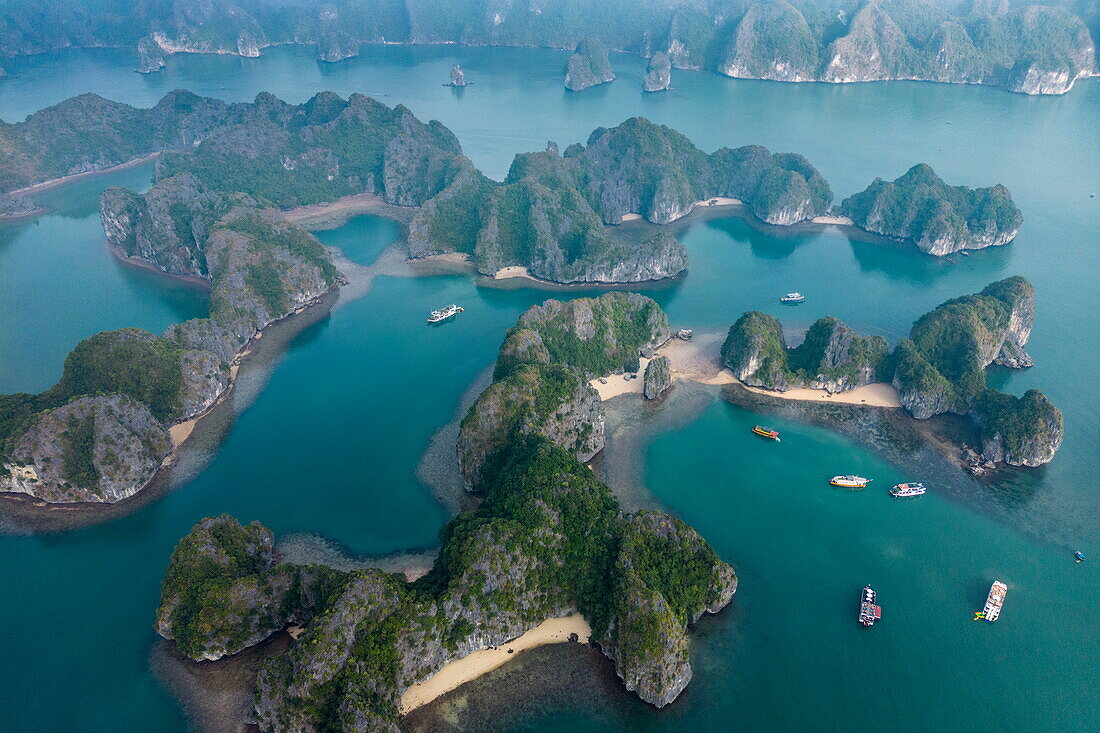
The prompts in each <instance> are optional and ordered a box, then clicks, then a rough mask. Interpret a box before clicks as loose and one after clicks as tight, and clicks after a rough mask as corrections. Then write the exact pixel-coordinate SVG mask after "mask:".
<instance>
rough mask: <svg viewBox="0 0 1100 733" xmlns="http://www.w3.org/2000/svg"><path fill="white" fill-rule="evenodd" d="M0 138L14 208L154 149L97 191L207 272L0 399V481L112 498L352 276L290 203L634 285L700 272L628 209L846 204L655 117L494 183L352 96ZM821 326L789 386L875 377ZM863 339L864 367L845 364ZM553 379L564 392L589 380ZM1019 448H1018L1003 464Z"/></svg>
mask: <svg viewBox="0 0 1100 733" xmlns="http://www.w3.org/2000/svg"><path fill="white" fill-rule="evenodd" d="M0 137H2V138H3V142H4V145H3V152H0V190H2V191H3V192H6V193H7V194H8V200H10V201H12V202H18V201H21V200H22V199H21V198H20V196H21V194H18V193H16V194H15V195H11V193H12V192H18V191H19V190H20V189H22V188H25V187H26V186H28V185H31V184H34V183H38V182H41V181H47V180H51V179H57V178H63V177H65V176H70V175H74V174H79V173H83V172H87V171H95V170H100V169H103V168H108V167H111V166H114V165H118V164H121V163H126V162H129V161H132V160H135V159H141V158H142V157H145V156H149V155H153V154H159V157H158V158H157V161H156V167H155V173H154V180H155V184H154V186H153V187H152V188H151V189H150V190H149V191H148V192H147V193H146V194H143V195H139V194H135V193H132V192H129V191H126V190H124V189H118V188H110V189H108V190H107V191H105V192H104V194H103V196H102V200H101V218H102V221H103V226H104V231H105V233H106V237H107V240H108V242H109V243H110V244H111V245H112V247H113V248H114V250H115V251H116V253H118V254H119V255H120V256H122V257H125V258H127V259H129V260H132V261H135V262H139V263H141V264H143V265H145V266H149V267H153V268H155V269H158V270H161V271H163V272H166V273H168V274H171V275H176V276H184V277H189V278H193V279H198V280H200V281H202V282H205V283H208V284H209V285H210V286H211V288H212V297H211V317H210V318H209V319H204V320H202V321H198V322H189V323H187V324H181V325H179V326H176V327H173V328H172V329H169V331H168V332H166V333H165V334H164V335H162V336H160V337H156V336H153V335H151V334H143V333H141V332H137V331H132V330H126V331H122V332H117V333H115V334H113V335H111V334H107V335H105V334H100V335H99V336H96V337H93V338H92V339H89V340H88V341H86V342H85V343H84V344H82V345H81V346H80V347H78V348H77V349H76V350H74V352H73V355H72V356H71V357H70V360H69V362H67V364H66V376H65V377H63V378H62V381H61V382H60V383H59V384H58V386H56V387H54V388H52V389H50V390H47V391H46V392H44V393H42V394H40V395H9V396H5V397H3V398H2V400H3V411H2V413H0V415H2V417H3V430H2V431H0V456H3V465H4V466H5V469H4V471H5V475H4V477H3V478H2V479H0V487H3V489H4V490H9V491H17V492H23V493H28V494H31V495H33V496H36V497H39V498H43V499H47V500H49V501H117V500H119V499H122V498H125V497H128V496H130V495H132V494H133V493H135V492H136V491H137V490H139V489H140V488H141V487H142V486H143V485H145V483H146V482H147V481H148V480H149V478H150V477H151V476H152V475H153V473H154V472H155V470H156V468H157V466H159V465H160V464H161V463H162V462H163V460H164V458H165V457H166V456H167V455H168V453H169V447H168V444H167V443H166V442H165V435H164V429H165V426H166V425H170V424H172V423H174V422H177V421H180V420H185V419H188V418H190V417H193V416H194V415H197V414H200V413H201V412H203V411H204V410H205V409H207V408H208V407H209V406H210V405H211V404H212V403H213V401H214V400H216V399H217V397H218V396H219V395H220V394H222V393H223V392H224V390H225V389H226V387H227V385H228V383H229V377H228V374H229V369H230V365H231V363H232V362H233V360H234V358H235V356H236V355H237V354H238V352H239V351H240V350H241V349H242V348H243V346H244V345H245V344H246V343H247V341H248V340H249V339H250V338H251V337H252V336H253V334H255V333H256V332H257V331H259V330H260V329H262V328H263V327H264V326H265V325H266V324H268V323H270V322H272V321H274V320H278V319H279V318H282V317H283V316H285V315H287V314H288V313H290V312H293V311H294V310H296V309H298V308H300V307H302V306H303V305H304V304H306V303H309V302H312V301H314V300H315V299H317V298H318V297H319V296H320V295H322V294H323V293H324V292H327V291H328V290H329V289H331V288H332V287H334V285H335V284H336V283H337V282H338V279H339V276H338V274H337V273H336V271H335V268H334V267H333V266H332V264H331V262H330V261H329V259H328V256H327V254H325V252H324V251H323V249H322V248H321V247H320V245H319V244H318V243H317V241H316V240H315V239H314V238H313V237H312V236H311V235H309V234H308V233H306V232H305V231H303V230H301V229H299V228H297V227H296V226H294V225H290V224H286V223H285V222H283V221H282V220H281V218H280V217H279V215H278V211H279V210H280V209H281V210H287V209H292V208H295V207H299V206H303V205H309V204H318V203H325V202H330V201H333V200H336V199H338V198H340V197H343V196H348V195H359V194H369V195H372V196H375V197H377V199H378V200H380V201H382V202H385V203H387V204H391V205H395V206H404V207H413V208H414V211H413V212H412V214H411V218H409V217H405V220H406V221H408V225H407V246H408V255H409V256H410V257H413V258H419V257H427V256H433V255H439V254H456V253H457V254H461V255H462V256H464V257H465V258H467V259H468V260H469V262H470V263H471V264H472V265H473V267H474V268H475V269H476V270H477V271H479V272H481V273H484V274H489V275H491V274H494V273H497V272H499V271H501V270H503V269H504V268H522V269H523V270H524V271H525V272H526V273H528V274H530V275H531V276H534V277H536V278H541V279H543V280H547V281H551V282H557V283H574V282H600V283H625V282H640V281H646V280H659V279H662V278H669V277H675V276H676V275H678V274H680V273H681V272H683V271H684V270H685V269H686V268H687V266H688V258H687V253H686V251H685V250H684V247H683V245H682V244H681V243H680V242H679V241H678V240H676V238H675V237H673V236H672V235H671V234H669V233H668V232H666V231H660V230H656V231H655V230H653V229H651V228H650V229H645V228H643V229H641V230H639V229H637V228H636V227H624V226H620V225H621V224H622V223H623V222H624V221H627V220H629V219H645V220H646V221H648V222H650V223H652V224H656V225H662V224H668V223H670V222H673V221H676V220H677V219H679V218H681V217H683V216H685V215H686V214H688V213H689V212H691V211H692V210H693V208H694V207H696V206H699V205H707V204H710V203H713V202H714V201H719V200H722V201H732V202H737V203H741V204H743V205H744V207H745V208H747V209H748V210H749V211H750V212H752V213H753V214H754V215H755V216H756V217H758V218H759V219H761V220H762V221H764V222H766V223H770V224H776V225H790V224H796V223H799V222H803V221H807V220H812V219H813V218H815V217H817V216H820V215H822V214H825V213H827V212H828V211H829V206H830V203H831V201H832V191H831V190H830V188H829V185H828V183H827V182H826V181H825V180H824V178H822V177H821V175H820V174H819V173H818V172H817V170H816V169H815V168H814V167H813V166H812V165H811V164H810V163H809V161H807V160H806V159H805V158H804V157H802V156H800V155H797V154H792V153H781V154H773V153H771V152H770V151H768V150H767V149H766V148H763V147H760V146H745V147H741V148H736V149H730V148H722V149H720V150H718V151H715V152H714V153H710V154H707V153H704V152H703V151H701V150H699V149H698V148H697V147H695V145H693V144H692V143H691V141H690V140H688V139H687V138H686V137H684V136H683V135H681V134H680V133H678V132H676V131H675V130H672V129H670V128H668V127H665V126H663V125H656V124H654V123H652V122H649V121H648V120H645V119H643V118H632V119H629V120H627V121H626V122H624V123H622V124H621V125H619V126H617V127H614V128H610V129H606V128H599V129H597V130H595V131H594V132H593V133H592V134H591V135H590V136H589V138H588V140H587V143H586V144H584V145H582V144H579V143H578V144H573V145H570V146H569V147H567V148H566V149H565V151H564V153H563V152H560V151H559V150H558V148H557V146H556V145H554V144H550V145H549V146H548V148H547V150H545V151H542V152H539V153H525V154H520V155H517V156H516V158H515V160H514V161H513V163H512V166H511V168H510V170H509V173H508V176H507V177H506V178H505V180H504V181H503V182H499V183H498V182H496V181H492V180H490V179H489V178H487V177H486V176H484V175H483V174H482V173H481V172H480V171H478V170H477V169H476V168H475V167H474V165H473V164H472V163H471V162H470V161H469V160H468V159H467V158H466V157H465V156H463V155H462V151H461V147H460V145H459V143H458V140H457V139H456V138H455V136H454V134H453V133H451V132H450V131H449V130H448V129H447V128H446V127H444V126H443V125H442V124H440V123H439V122H436V121H432V122H428V123H424V122H421V121H420V120H418V119H417V118H416V117H415V116H414V115H413V114H412V113H411V112H410V111H409V110H408V109H406V108H404V107H402V106H400V105H399V106H397V107H393V108H391V107H388V106H386V105H384V104H381V103H379V102H377V101H375V100H373V99H371V98H369V97H366V96H363V95H358V94H355V95H352V96H351V97H350V98H348V99H346V100H345V99H343V98H341V97H339V96H337V95H335V94H332V93H330V92H324V93H321V94H318V95H316V96H314V97H313V98H311V99H310V100H308V101H307V102H305V103H303V104H300V105H291V104H287V103H285V102H283V101H281V100H279V99H277V98H275V97H273V96H272V95H270V94H260V95H258V96H257V97H256V99H255V101H253V102H247V103H226V102H222V101H219V100H216V99H210V98H205V97H199V96H197V95H194V94H191V93H189V92H185V91H176V92H172V93H170V94H168V95H167V96H166V97H165V98H164V99H162V100H161V101H160V102H159V103H158V104H157V105H156V106H154V107H152V108H150V109H138V108H134V107H130V106H129V105H125V104H119V103H116V102H111V101H108V100H105V99H103V98H101V97H98V96H95V95H82V96H80V97H75V98H73V99H70V100H68V101H66V102H63V103H61V104H59V105H57V106H55V107H51V108H48V109H45V110H42V111H40V112H38V113H35V114H34V115H31V116H30V117H29V118H28V119H27V120H26V121H25V122H22V123H17V124H13V125H6V126H4V127H2V128H0ZM31 205H32V206H33V204H31ZM841 209H842V211H844V212H846V213H848V214H850V215H851V216H852V217H853V220H854V221H855V222H856V223H857V224H859V225H860V226H862V227H864V228H866V229H868V230H870V231H875V232H879V233H883V234H888V235H891V236H895V237H900V238H907V239H909V240H910V241H913V242H915V243H916V245H917V246H918V247H919V248H921V249H924V250H925V251H928V252H929V253H930V254H943V253H946V252H950V251H954V250H955V249H957V248H960V247H967V246H969V247H973V246H988V245H991V244H1003V243H1004V242H1006V241H1008V240H1009V239H1011V236H1012V235H1014V234H1015V231H1016V229H1018V227H1019V225H1020V221H1021V216H1020V213H1019V211H1018V210H1017V209H1016V207H1015V205H1014V204H1013V203H1012V199H1011V196H1010V195H1009V194H1008V192H1007V190H1005V189H1004V188H1003V187H1001V186H997V187H994V188H990V189H978V190H971V189H967V188H964V187H953V186H948V185H946V184H944V183H943V182H942V181H941V180H940V179H939V178H938V177H936V176H935V174H934V173H933V172H932V171H931V169H930V168H928V167H927V166H915V167H914V168H913V169H912V170H910V171H909V172H908V173H907V174H905V175H904V176H902V177H901V178H899V179H898V180H897V181H895V182H893V183H885V182H883V181H876V182H875V183H874V184H872V186H871V187H870V188H868V190H867V191H865V192H863V193H861V194H857V195H855V196H852V197H850V198H849V199H846V200H845V201H844V202H843V204H842V205H841ZM639 232H640V233H639ZM1028 287H1029V286H1028ZM1028 323H1029V324H1030V321H1028ZM742 325H744V326H746V327H749V326H751V327H752V328H753V329H758V330H761V332H767V331H769V329H770V331H771V332H774V331H775V327H776V326H777V324H769V323H766V322H760V323H756V322H755V321H753V322H751V323H749V322H746V323H744V324H742ZM1028 331H1030V325H1028ZM812 334H813V335H814V339H815V340H821V341H822V343H825V342H830V343H832V342H835V341H836V340H837V339H841V341H843V342H844V343H845V344H846V345H845V347H844V353H845V354H847V355H848V357H849V361H848V363H846V364H844V365H838V364H829V363H828V358H825V357H823V356H822V355H820V354H817V355H811V354H809V351H810V349H809V347H807V346H805V345H804V346H803V347H800V349H801V350H795V351H794V352H792V354H791V361H790V364H791V365H792V366H791V369H790V370H788V369H787V367H786V366H782V367H780V366H775V365H778V364H780V362H781V361H782V360H780V359H778V357H777V358H776V359H774V360H770V361H768V363H769V364H771V365H772V366H769V367H767V368H766V369H765V371H767V369H772V367H774V368H775V370H776V371H775V372H774V374H773V376H774V377H775V380H778V381H776V384H779V383H781V382H783V380H784V379H787V377H788V376H789V375H791V374H803V375H810V376H804V377H800V379H803V380H805V379H810V381H811V382H813V383H821V384H826V383H827V384H829V385H831V386H836V385H858V384H859V383H866V382H867V381H868V380H869V379H870V375H871V374H872V373H873V372H874V371H875V370H876V369H877V368H878V367H876V366H875V363H877V362H878V361H879V360H880V357H881V356H882V354H883V353H884V351H885V348H884V346H883V345H882V344H879V343H877V342H875V343H872V342H869V341H866V340H862V339H858V338H855V337H853V336H852V335H851V334H850V332H846V330H845V329H844V327H843V324H839V323H833V322H828V323H826V322H822V323H819V324H818V325H816V326H815V329H813V330H812ZM772 340H774V339H772ZM1025 340H1026V337H1025ZM815 342H816V341H815ZM1020 343H1021V344H1022V343H1023V342H1022V341H1021V342H1020ZM775 353H776V354H783V353H785V352H781V351H776V352H775ZM857 354H858V355H860V359H862V361H858V363H856V362H852V361H851V357H853V356H854V355H857ZM89 355H91V356H89ZM135 355H137V356H135ZM823 358H825V361H822V359H823ZM123 359H127V360H131V362H132V363H135V364H137V363H140V364H145V365H147V366H149V368H148V369H144V370H141V371H135V372H134V373H125V370H124V376H119V375H118V374H116V373H114V372H112V364H113V362H114V361H116V360H123ZM984 363H988V360H987V361H986V362H984ZM150 365H151V366H150ZM605 366H606V365H605ZM983 366H984V364H983ZM749 371H752V372H755V371H756V370H755V369H753V370H749ZM738 372H739V373H745V372H746V370H745V369H743V368H742V369H739V370H738ZM949 372H950V370H947V372H945V373H949ZM776 375H779V376H776ZM815 375H816V376H815ZM558 377H559V383H558V388H562V385H564V384H566V383H574V382H576V380H577V379H578V377H577V375H568V374H561V375H558ZM531 378H534V377H533V376H532V375H530V374H525V375H518V374H517V375H516V376H514V380H516V381H522V380H523V379H531ZM929 379H931V377H929ZM775 380H773V381H775ZM497 388H498V389H503V388H504V386H503V385H498V387H497ZM513 389H514V390H518V391H516V394H519V393H521V392H524V391H525V390H531V389H533V386H532V385H531V384H526V385H520V384H516V385H513ZM535 391H537V390H535ZM526 393H531V392H526ZM123 397H126V398H129V400H132V401H128V400H127V399H124V398H123ZM979 398H980V399H979ZM1029 399H1031V398H1029ZM945 400H946V401H947V402H948V403H950V405H951V407H950V408H949V409H951V410H953V411H958V412H970V413H973V414H975V415H976V416H977V415H978V414H979V412H980V414H981V415H984V416H985V422H986V423H987V424H989V425H993V424H997V425H1001V426H1002V428H997V430H1000V432H1001V433H1003V434H1006V435H1007V434H1008V433H1007V432H1006V431H1008V430H1009V428H1008V427H1004V426H1007V425H1008V422H1006V421H1005V420H1004V419H1001V418H996V417H995V416H997V415H1003V414H1004V413H1005V409H1006V408H1004V407H1003V405H1001V402H1000V401H998V400H996V399H994V398H992V397H989V396H988V395H985V394H984V393H981V394H979V393H978V392H973V393H972V392H968V391H967V392H965V394H963V395H962V396H958V397H953V398H951V399H947V398H945ZM1031 401H1032V402H1034V401H1035V400H1034V399H1031ZM1028 404H1031V403H1030V402H1029V403H1028ZM1033 407H1035V409H1036V410H1040V408H1041V405H1038V404H1036V405H1033ZM944 409H948V408H944ZM938 411H941V412H942V411H944V410H938ZM1040 411H1041V410H1040ZM69 413H72V414H71V415H70V414H69ZM1009 422H1010V421H1009ZM93 424H94V426H96V427H95V429H94V430H93ZM990 429H991V430H993V429H994V428H990ZM122 436H125V437H122ZM120 440H121V441H122V443H120V444H119V445H120V446H121V447H119V448H117V449H111V450H108V449H106V447H105V446H106V445H108V444H109V443H111V442H112V441H113V442H118V441H120ZM1047 442H1048V443H1050V442H1051V441H1047ZM597 450H598V448H597ZM990 452H991V453H993V454H996V453H997V452H996V451H993V450H992V449H991V450H990ZM1025 452H1026V451H1025ZM1018 453H1019V451H1018V450H1017V449H1010V450H1008V451H1007V455H1008V457H1009V460H1010V462H1017V455H1018ZM1039 453H1040V454H1042V455H1048V454H1049V455H1053V451H1052V450H1040V451H1039ZM78 454H79V455H78ZM121 455H125V456H128V458H127V459H126V460H117V456H121ZM577 455H578V457H580V453H578V454H577ZM1029 455H1030V454H1029ZM1019 460H1020V461H1023V462H1030V463H1034V462H1036V461H1038V462H1042V460H1041V459H1039V458H1035V457H1027V458H1020V459H1019ZM1045 460H1049V457H1047V458H1046V459H1045Z"/></svg>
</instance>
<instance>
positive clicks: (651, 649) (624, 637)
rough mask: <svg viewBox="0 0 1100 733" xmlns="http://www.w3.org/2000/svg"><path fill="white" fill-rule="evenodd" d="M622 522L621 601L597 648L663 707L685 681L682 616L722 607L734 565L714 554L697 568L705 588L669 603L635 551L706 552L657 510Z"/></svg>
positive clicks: (673, 556)
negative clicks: (682, 603)
mask: <svg viewBox="0 0 1100 733" xmlns="http://www.w3.org/2000/svg"><path fill="white" fill-rule="evenodd" d="M620 522H621V528H620V536H621V537H622V538H623V539H622V544H621V545H620V549H619V553H618V557H617V558H616V569H615V573H614V576H615V577H616V579H617V583H616V588H615V592H616V593H618V594H621V595H622V597H624V599H625V601H624V602H623V603H622V604H621V606H620V609H621V611H620V613H619V614H618V615H616V616H615V617H614V618H612V620H611V622H610V624H609V625H608V628H607V631H606V633H605V634H604V636H603V638H602V639H600V647H601V648H602V649H603V651H604V653H605V654H606V655H607V656H609V657H611V659H613V660H614V661H615V671H616V672H617V673H618V675H619V677H620V678H622V680H623V684H624V685H625V687H626V689H628V690H631V691H633V692H636V693H637V694H638V696H639V697H640V698H642V699H643V700H645V701H646V702H648V703H650V704H651V705H654V706H656V707H659V708H661V707H664V706H666V705H668V704H669V703H671V702H672V701H673V700H675V699H676V698H677V697H678V696H679V695H680V693H681V692H683V690H684V688H685V687H687V685H688V683H689V682H690V681H691V677H692V669H691V663H690V661H689V660H688V640H687V623H695V622H696V621H697V620H698V619H699V617H701V616H702V615H703V614H704V613H717V612H718V611H720V610H721V609H723V608H725V607H726V605H728V604H729V602H730V600H731V599H732V597H733V594H734V592H735V591H736V590H737V576H736V575H735V574H734V572H733V568H731V567H730V566H729V565H727V564H726V563H723V562H721V561H719V560H718V559H717V558H714V560H713V561H712V562H711V563H707V564H705V565H704V566H703V567H701V568H700V569H699V582H701V583H702V584H703V585H704V586H705V587H706V588H707V592H706V594H705V595H704V596H701V597H698V598H697V600H696V604H697V605H692V606H690V607H687V608H674V607H673V606H672V605H671V604H670V602H669V598H668V595H667V594H664V593H662V592H661V590H660V583H654V582H653V581H654V580H656V578H653V577H646V576H647V573H646V571H645V570H643V569H642V567H641V562H640V560H641V558H640V556H639V554H638V553H639V552H640V551H648V552H654V551H655V552H657V553H662V554H664V555H665V558H664V561H665V562H667V563H669V564H670V565H671V564H674V563H676V562H677V561H680V562H682V561H685V560H687V559H688V558H689V557H696V558H698V557H699V556H700V555H701V554H703V553H705V549H704V548H706V542H705V541H704V540H703V539H702V538H701V537H700V536H699V535H698V534H697V533H696V532H695V530H693V529H691V528H690V527H688V526H687V525H686V524H684V523H683V522H681V521H679V520H677V519H673V518H672V517H669V516H668V515H665V514H660V513H657V512H641V513H638V514H634V515H629V516H627V517H624V518H623V519H622V520H620ZM646 545H648V547H646ZM643 547H646V549H645V550H642V548H643Z"/></svg>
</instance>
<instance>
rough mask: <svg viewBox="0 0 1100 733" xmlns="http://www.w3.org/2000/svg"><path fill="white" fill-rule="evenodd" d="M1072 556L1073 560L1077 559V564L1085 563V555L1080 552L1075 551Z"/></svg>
mask: <svg viewBox="0 0 1100 733" xmlns="http://www.w3.org/2000/svg"><path fill="white" fill-rule="evenodd" d="M1073 556H1074V557H1075V558H1077V562H1084V561H1085V553H1083V552H1081V551H1080V550H1077V551H1075V552H1074V553H1073Z"/></svg>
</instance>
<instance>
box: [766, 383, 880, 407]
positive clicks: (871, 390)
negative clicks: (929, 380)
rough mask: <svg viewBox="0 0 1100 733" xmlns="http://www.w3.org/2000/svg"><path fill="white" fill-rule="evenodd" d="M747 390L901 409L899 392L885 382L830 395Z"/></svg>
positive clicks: (787, 397)
mask: <svg viewBox="0 0 1100 733" xmlns="http://www.w3.org/2000/svg"><path fill="white" fill-rule="evenodd" d="M745 389H747V390H749V391H750V392H755V393H757V394H763V395H768V396H770V397H779V398H781V399H784V400H803V401H806V402H817V401H819V400H825V401H827V402H839V403H841V404H845V405H870V406H871V407H901V400H900V399H898V392H897V390H896V389H894V388H893V386H892V385H889V384H886V383H885V382H875V383H874V384H867V385H864V386H863V387H856V388H855V389H850V390H848V391H847V392H837V393H836V394H830V393H828V392H826V391H825V390H823V389H788V390H787V391H786V392H773V391H772V390H769V389H761V388H760V387H750V386H748V385H745Z"/></svg>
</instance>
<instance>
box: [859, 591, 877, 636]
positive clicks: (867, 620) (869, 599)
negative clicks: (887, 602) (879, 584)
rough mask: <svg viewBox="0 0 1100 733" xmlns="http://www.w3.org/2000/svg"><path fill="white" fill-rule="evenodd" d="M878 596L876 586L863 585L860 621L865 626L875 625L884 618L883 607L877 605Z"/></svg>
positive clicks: (860, 601) (860, 599)
mask: <svg viewBox="0 0 1100 733" xmlns="http://www.w3.org/2000/svg"><path fill="white" fill-rule="evenodd" d="M877 598H878V594H877V593H875V589H874V588H872V587H871V586H869V585H867V586H864V587H863V592H862V593H861V594H860V596H859V622H860V623H861V624H863V625H864V626H874V625H875V622H876V621H878V620H879V619H880V618H882V607H881V606H876V605H875V600H876V599H877Z"/></svg>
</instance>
